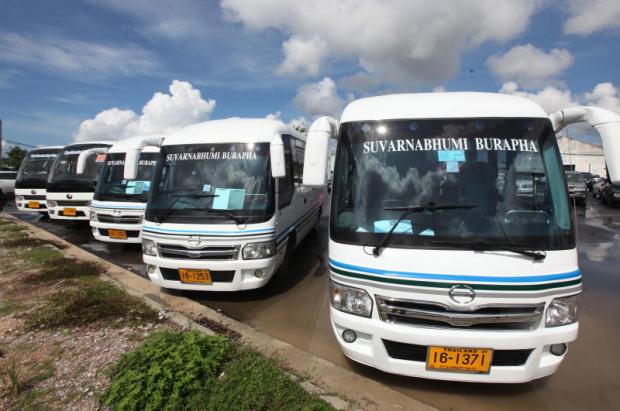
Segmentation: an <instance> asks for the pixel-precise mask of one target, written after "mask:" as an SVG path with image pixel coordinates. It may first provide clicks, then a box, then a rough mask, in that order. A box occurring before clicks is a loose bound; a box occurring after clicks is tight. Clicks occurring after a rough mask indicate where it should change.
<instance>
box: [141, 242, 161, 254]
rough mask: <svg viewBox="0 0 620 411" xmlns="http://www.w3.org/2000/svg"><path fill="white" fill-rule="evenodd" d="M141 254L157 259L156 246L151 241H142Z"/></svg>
mask: <svg viewBox="0 0 620 411" xmlns="http://www.w3.org/2000/svg"><path fill="white" fill-rule="evenodd" d="M142 253H143V254H146V255H151V256H153V257H157V244H155V241H153V240H142Z"/></svg>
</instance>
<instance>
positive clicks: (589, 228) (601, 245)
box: [0, 198, 620, 410]
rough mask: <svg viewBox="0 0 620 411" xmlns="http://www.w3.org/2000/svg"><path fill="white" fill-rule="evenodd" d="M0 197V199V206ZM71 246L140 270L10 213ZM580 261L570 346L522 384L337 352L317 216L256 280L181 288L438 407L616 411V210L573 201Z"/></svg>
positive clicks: (91, 243)
mask: <svg viewBox="0 0 620 411" xmlns="http://www.w3.org/2000/svg"><path fill="white" fill-rule="evenodd" d="M1 206H2V205H1V203H0V207H1ZM4 211H8V212H13V213H14V214H15V215H17V216H19V217H20V218H23V219H25V220H28V221H30V222H33V223H34V224H36V225H37V226H39V227H41V228H44V229H46V230H48V231H50V232H52V233H54V234H56V235H58V236H60V237H62V238H64V239H66V240H68V241H70V242H72V243H74V244H77V245H79V246H80V247H82V248H84V249H86V250H88V251H91V252H93V253H94V254H97V255H99V256H100V257H103V258H105V259H108V260H110V261H113V262H114V263H116V264H119V265H121V266H123V267H125V268H128V269H130V270H131V271H133V272H136V273H138V274H139V275H143V276H144V275H145V271H144V267H143V265H142V256H141V252H140V246H139V245H135V246H129V245H126V246H123V245H115V244H114V245H109V244H102V243H99V242H97V241H95V240H94V239H93V238H92V235H91V233H90V227H89V225H88V222H84V223H65V222H50V221H49V220H48V219H46V218H44V217H41V216H39V215H38V214H26V213H16V212H15V210H14V209H13V208H12V206H11V204H10V202H9V203H7V205H6V206H5V210H4ZM577 214H578V216H577V221H578V225H577V230H578V248H579V258H580V260H579V261H580V267H581V270H582V272H583V282H584V292H583V295H582V298H581V302H580V335H579V338H578V339H577V341H576V342H575V343H573V344H571V345H570V348H569V353H568V354H567V358H566V359H565V361H564V362H563V364H562V366H561V367H560V370H559V371H558V372H557V373H556V374H554V375H552V376H550V377H548V378H545V379H542V380H538V381H533V382H530V383H527V384H512V385H499V384H473V383H452V382H441V381H430V380H423V379H417V378H408V377H402V376H396V375H390V374H386V373H383V372H381V371H378V370H375V369H372V368H369V367H366V366H363V365H360V364H357V363H354V362H352V361H350V360H349V359H347V358H346V357H345V356H344V355H343V354H342V353H341V352H340V349H339V347H338V345H337V342H336V340H335V338H334V336H333V334H332V330H331V327H330V323H329V310H328V308H329V301H328V294H327V278H328V270H327V266H326V261H327V260H326V257H327V251H326V250H327V216H324V217H323V219H322V221H321V231H320V233H319V235H318V236H317V237H316V238H308V239H306V240H304V243H303V244H302V245H301V246H300V248H299V249H298V250H297V252H296V254H295V258H294V259H293V263H292V266H291V269H290V270H289V271H288V272H287V274H286V275H283V276H282V277H281V278H277V279H274V280H272V281H271V282H270V283H269V284H268V285H267V286H266V287H264V288H262V289H259V290H252V291H247V292H238V293H194V292H184V293H183V295H185V296H187V297H189V298H192V299H194V300H196V301H199V302H201V303H203V304H205V305H207V306H209V307H212V308H214V309H217V310H220V311H222V312H223V313H224V314H226V315H228V316H230V317H232V318H235V319H237V320H239V321H241V322H244V323H246V324H250V325H252V326H254V327H256V328H258V329H260V330H262V331H264V332H266V333H268V334H270V335H272V336H274V337H276V338H278V339H281V340H284V341H287V342H289V343H291V344H293V345H295V346H297V347H299V348H302V349H305V350H307V351H310V352H312V353H313V354H315V355H317V356H319V357H322V358H325V359H327V360H329V361H331V362H333V363H336V364H338V365H341V366H343V367H346V368H349V369H352V370H354V371H356V372H358V373H359V374H361V375H364V376H366V377H368V378H371V379H373V380H376V381H378V382H381V383H383V384H386V385H388V386H390V387H392V388H393V389H396V390H398V391H400V392H402V393H404V394H407V395H410V396H412V397H415V398H416V399H418V400H421V401H423V402H426V403H428V404H431V405H434V406H436V407H438V408H440V409H445V410H495V409H500V408H501V409H505V410H517V409H518V410H522V409H528V410H547V409H553V410H583V409H596V410H603V409H619V408H620V405H619V404H618V400H617V395H618V393H620V378H618V375H620V372H619V371H618V368H620V360H619V359H618V356H619V355H620V349H619V348H618V347H620V314H619V313H620V298H619V291H620V270H619V267H620V265H619V262H620V209H619V208H616V209H611V208H607V207H604V206H601V205H600V204H599V202H598V200H595V199H591V198H590V199H589V202H588V207H587V209H583V208H578V209H577Z"/></svg>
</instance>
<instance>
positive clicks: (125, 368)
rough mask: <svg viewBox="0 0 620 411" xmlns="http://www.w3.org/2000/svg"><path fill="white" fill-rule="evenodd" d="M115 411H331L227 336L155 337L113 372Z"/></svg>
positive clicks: (110, 398)
mask: <svg viewBox="0 0 620 411" xmlns="http://www.w3.org/2000/svg"><path fill="white" fill-rule="evenodd" d="M110 377H111V384H110V387H109V388H108V390H107V392H106V393H105V394H104V404H105V405H106V406H108V407H111V408H112V409H116V410H128V411H133V410H241V411H243V410H280V409H286V410H331V409H332V408H331V407H330V406H329V405H328V404H327V403H325V402H324V401H322V400H320V399H319V398H317V397H315V396H312V395H311V394H309V393H307V392H306V391H305V390H304V389H303V388H301V387H300V386H299V385H298V384H297V383H295V382H294V381H293V380H292V379H291V378H290V377H289V376H288V375H287V374H286V373H284V372H283V371H282V370H281V369H279V368H278V367H277V366H276V365H275V364H274V363H273V362H272V361H270V360H268V359H266V358H265V357H263V356H262V355H260V354H258V353H256V352H253V351H250V350H248V349H243V348H238V347H237V346H236V345H233V344H232V343H230V342H229V340H227V339H226V338H225V337H222V336H206V335H203V334H200V333H198V332H195V331H191V332H181V333H176V332H171V331H163V332H158V333H155V334H152V335H151V336H150V337H149V338H147V339H146V340H145V341H144V342H143V343H142V344H141V345H140V346H139V347H138V348H137V349H136V350H134V351H132V352H129V353H128V354H126V355H124V356H123V357H121V359H120V360H119V362H118V363H117V364H115V365H114V366H113V367H112V368H111V370H110Z"/></svg>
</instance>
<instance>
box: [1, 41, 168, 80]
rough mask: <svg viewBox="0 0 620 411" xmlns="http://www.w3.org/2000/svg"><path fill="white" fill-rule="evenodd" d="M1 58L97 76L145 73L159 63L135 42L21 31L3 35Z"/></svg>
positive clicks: (66, 71)
mask: <svg viewBox="0 0 620 411" xmlns="http://www.w3.org/2000/svg"><path fill="white" fill-rule="evenodd" d="M0 61H4V62H7V63H13V64H18V65H24V66H28V67H31V68H35V69H40V70H54V71H59V72H63V73H67V74H80V75H90V76H96V77H105V76H109V75H114V74H120V75H124V76H131V75H135V74H143V73H148V72H150V71H152V70H153V69H154V68H155V66H156V65H157V63H156V62H155V58H154V57H153V56H152V55H151V53H149V52H148V51H146V50H144V49H142V48H141V47H138V46H136V45H133V44H129V45H123V46H119V45H111V44H103V43H95V42H88V41H82V40H75V39H70V38H64V37H53V36H47V37H30V36H24V35H21V34H17V33H2V34H1V35H0Z"/></svg>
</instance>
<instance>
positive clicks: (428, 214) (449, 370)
mask: <svg viewBox="0 0 620 411" xmlns="http://www.w3.org/2000/svg"><path fill="white" fill-rule="evenodd" d="M577 121H587V122H588V123H589V124H590V125H592V126H594V127H595V128H596V129H597V131H598V132H599V133H600V134H601V136H602V139H603V145H604V148H605V154H606V160H607V166H608V169H609V173H610V176H611V178H612V180H613V181H618V180H620V164H619V163H618V159H617V157H618V153H620V117H619V116H617V115H615V114H613V113H611V112H609V111H606V110H602V109H598V108H593V107H575V108H570V109H567V110H563V111H561V112H558V113H556V114H554V115H552V116H551V118H549V117H548V116H547V115H546V114H545V112H544V111H543V109H542V108H541V107H540V106H538V105H537V104H535V103H533V102H531V101H529V100H526V99H522V98H519V97H514V96H509V95H501V94H487V93H433V94H402V95H387V96H381V97H371V98H365V99H360V100H357V101H354V102H352V103H350V104H349V105H348V106H347V107H346V108H345V110H344V112H343V113H342V117H341V119H340V122H339V123H338V122H337V121H335V120H333V119H330V118H320V119H318V120H317V121H315V123H314V124H313V125H312V126H311V128H310V131H309V133H308V138H307V147H306V153H307V157H306V162H305V164H306V166H305V172H304V182H305V183H306V184H307V185H308V186H322V185H323V184H324V183H325V181H324V180H325V177H324V176H325V167H326V162H327V157H328V156H327V144H328V140H329V139H330V138H336V139H337V140H338V143H337V154H336V164H335V171H334V182H333V191H332V200H331V201H332V204H331V214H330V238H329V267H330V301H331V308H330V316H331V324H332V328H333V331H334V333H335V335H336V338H337V340H338V342H339V344H340V346H341V348H342V350H343V352H344V353H345V354H346V355H347V356H348V357H350V358H351V359H353V360H355V361H358V362H360V363H363V364H367V365H369V366H372V367H376V368H379V369H381V370H384V371H387V372H391V373H396V374H402V375H407V376H415V377H424V378H432V379H442V380H455V381H471V382H494V383H497V382H499V383H515V382H525V381H529V380H532V379H536V378H540V377H544V376H546V375H549V374H552V373H553V372H555V371H556V370H557V368H558V366H559V365H560V363H561V362H562V360H563V358H564V357H565V355H566V352H567V347H568V344H569V343H570V342H571V341H573V340H575V338H577V330H578V324H577V306H578V299H579V294H580V292H581V272H580V270H579V266H578V263H577V250H576V248H575V228H574V224H575V222H574V220H573V214H572V212H571V207H570V205H569V199H568V193H567V188H566V181H565V177H564V171H563V168H562V160H561V157H560V154H559V151H558V146H557V142H556V135H555V132H556V131H559V130H560V129H561V128H563V127H564V126H565V125H566V124H568V123H573V122H577ZM614 138H615V140H614ZM524 174H527V175H528V179H529V180H530V181H532V187H531V189H530V190H528V191H527V192H524V191H523V190H520V189H519V180H520V179H522V178H523V175H524Z"/></svg>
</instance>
